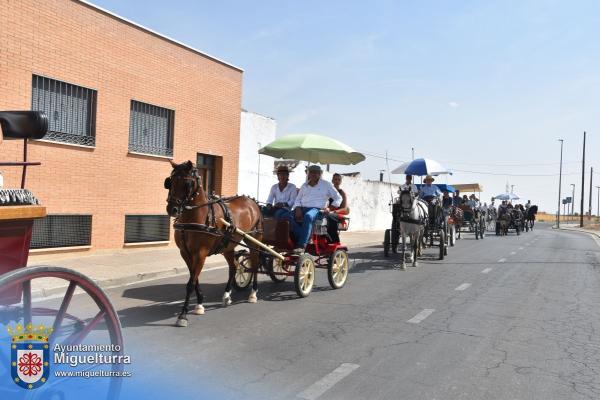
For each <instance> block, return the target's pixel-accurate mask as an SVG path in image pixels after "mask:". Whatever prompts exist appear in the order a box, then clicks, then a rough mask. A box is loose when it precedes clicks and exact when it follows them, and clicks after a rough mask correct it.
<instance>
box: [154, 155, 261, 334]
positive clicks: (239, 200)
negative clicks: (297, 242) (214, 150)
mask: <svg viewBox="0 0 600 400" xmlns="http://www.w3.org/2000/svg"><path fill="white" fill-rule="evenodd" d="M171 166H172V167H173V170H172V171H171V175H170V176H169V177H168V178H166V179H165V182H164V187H165V189H167V190H168V191H169V194H168V197H167V214H169V216H171V217H174V218H175V223H174V227H175V243H176V244H177V247H178V248H179V252H180V254H181V257H182V258H183V259H184V261H185V263H186V265H187V267H188V269H189V272H190V278H189V280H188V282H187V285H186V296H185V302H184V303H183V307H182V309H181V312H180V314H179V316H178V318H177V323H176V326H179V327H186V326H187V325H188V320H187V314H188V305H189V302H190V296H191V295H192V292H194V290H195V292H196V296H197V299H198V304H197V305H196V307H195V308H194V310H193V311H192V314H196V315H202V314H204V306H203V305H202V302H203V299H204V296H203V294H202V290H201V289H200V284H199V282H198V278H199V276H200V272H201V271H202V268H203V267H204V262H205V260H206V257H207V256H209V255H213V254H222V255H223V257H225V260H226V261H227V264H228V266H229V279H228V280H227V285H226V287H225V293H224V294H223V306H225V307H226V306H228V305H230V304H231V285H232V283H233V281H234V279H235V274H236V265H235V262H234V259H235V255H234V249H235V246H236V245H237V244H240V242H241V240H242V236H241V235H240V234H238V233H236V231H235V228H239V229H240V230H242V231H244V232H247V233H248V234H249V235H250V236H252V237H254V238H256V239H258V240H261V239H262V230H263V217H262V213H261V212H260V208H259V206H258V204H256V201H255V200H254V199H251V198H249V197H246V196H233V197H223V198H219V197H211V198H209V196H208V195H207V194H206V191H205V189H204V186H203V184H202V177H201V176H200V173H199V171H198V169H197V168H196V167H195V166H194V164H193V163H192V162H191V161H187V162H184V163H182V164H177V163H175V162H173V161H171ZM221 218H222V219H224V220H225V221H228V222H229V223H230V224H231V225H232V227H234V228H233V229H232V228H227V227H226V226H225V224H223V223H222V222H221V221H220V219H221ZM245 244H246V245H247V246H248V248H249V249H250V262H251V266H252V268H251V270H252V271H253V272H252V273H253V277H252V278H253V284H252V291H251V293H250V296H249V298H248V302H249V303H256V302H257V293H258V283H257V282H258V280H257V271H258V263H259V252H258V250H257V249H256V248H255V247H254V245H251V243H246V242H245Z"/></svg>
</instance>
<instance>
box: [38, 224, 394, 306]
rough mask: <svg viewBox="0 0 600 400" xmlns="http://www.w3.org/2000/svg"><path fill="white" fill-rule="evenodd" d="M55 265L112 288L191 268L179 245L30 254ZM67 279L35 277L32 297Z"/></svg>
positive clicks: (373, 235)
mask: <svg viewBox="0 0 600 400" xmlns="http://www.w3.org/2000/svg"><path fill="white" fill-rule="evenodd" d="M340 236H341V239H342V242H343V243H344V244H345V245H347V246H348V248H349V249H350V251H351V250H352V248H356V247H361V246H369V245H375V244H380V243H382V242H383V231H362V232H341V233H340ZM32 265H55V266H60V267H66V268H70V269H73V270H75V271H78V272H81V273H82V274H84V275H86V276H88V277H90V278H91V279H93V280H94V281H95V282H96V283H97V284H98V285H99V286H100V287H102V288H110V287H116V286H123V285H127V284H132V283H138V282H143V281H147V280H150V279H157V278H165V277H169V276H175V275H180V274H187V273H188V269H187V266H186V265H185V262H184V261H183V259H182V258H181V256H180V254H179V249H178V248H177V247H176V246H169V247H161V248H141V249H134V248H130V249H119V250H109V251H108V250H107V251H98V252H96V253H92V254H77V253H69V254H35V253H32V254H30V256H29V262H28V266H32ZM226 265H227V263H226V262H225V259H224V258H223V257H222V256H220V255H215V256H212V257H209V258H208V259H207V260H206V264H205V266H204V269H203V272H204V271H207V270H211V269H221V268H225V267H226ZM66 286H67V283H66V282H65V281H60V280H56V279H39V280H34V281H33V287H32V289H33V297H36V298H40V297H48V296H52V295H55V294H58V293H64V288H65V287H66Z"/></svg>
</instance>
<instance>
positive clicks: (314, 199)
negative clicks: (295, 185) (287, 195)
mask: <svg viewBox="0 0 600 400" xmlns="http://www.w3.org/2000/svg"><path fill="white" fill-rule="evenodd" d="M329 199H333V202H332V203H331V205H333V206H334V207H339V206H340V204H342V196H341V195H340V193H339V192H338V191H337V189H336V188H335V186H333V184H332V183H331V182H327V181H324V180H323V179H319V181H318V182H317V184H316V185H315V186H310V185H309V184H308V182H306V183H305V184H303V185H302V187H301V188H300V192H298V196H296V201H295V202H294V208H296V207H309V208H319V209H321V208H325V207H327V203H328V202H329Z"/></svg>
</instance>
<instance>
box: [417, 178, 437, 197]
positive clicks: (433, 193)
mask: <svg viewBox="0 0 600 400" xmlns="http://www.w3.org/2000/svg"><path fill="white" fill-rule="evenodd" d="M434 180H435V179H433V177H432V176H431V175H427V176H426V177H425V179H424V180H423V182H425V184H424V185H423V186H421V190H420V191H419V197H420V198H422V199H423V200H426V201H431V200H432V199H434V198H437V199H438V200H439V199H440V197H442V192H441V190H440V188H438V187H437V186H434V185H432V183H433V181H434Z"/></svg>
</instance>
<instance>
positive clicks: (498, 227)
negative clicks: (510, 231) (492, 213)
mask: <svg viewBox="0 0 600 400" xmlns="http://www.w3.org/2000/svg"><path fill="white" fill-rule="evenodd" d="M496 236H500V224H499V223H498V222H496Z"/></svg>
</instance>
